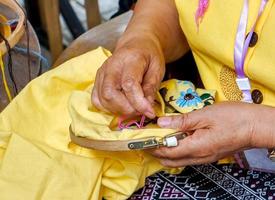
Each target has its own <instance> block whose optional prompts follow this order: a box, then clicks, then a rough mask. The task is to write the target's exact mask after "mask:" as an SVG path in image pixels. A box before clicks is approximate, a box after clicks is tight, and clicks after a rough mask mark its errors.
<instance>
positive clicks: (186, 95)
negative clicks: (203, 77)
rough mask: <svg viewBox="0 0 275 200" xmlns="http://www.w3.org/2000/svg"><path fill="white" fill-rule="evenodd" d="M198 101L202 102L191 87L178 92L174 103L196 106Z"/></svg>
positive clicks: (181, 105)
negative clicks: (178, 94)
mask: <svg viewBox="0 0 275 200" xmlns="http://www.w3.org/2000/svg"><path fill="white" fill-rule="evenodd" d="M199 103H202V100H201V98H200V97H199V95H198V94H197V93H196V92H195V91H194V90H192V89H191V88H189V89H188V90H187V91H186V92H185V91H182V92H180V97H179V98H178V99H177V101H176V104H177V105H178V106H179V107H190V106H198V104H199Z"/></svg>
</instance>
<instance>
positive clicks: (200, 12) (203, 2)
mask: <svg viewBox="0 0 275 200" xmlns="http://www.w3.org/2000/svg"><path fill="white" fill-rule="evenodd" d="M208 6H209V0H199V6H198V9H197V11H196V16H195V20H196V24H197V28H198V29H199V26H200V23H201V22H202V19H203V17H204V14H205V12H206V11H207V8H208Z"/></svg>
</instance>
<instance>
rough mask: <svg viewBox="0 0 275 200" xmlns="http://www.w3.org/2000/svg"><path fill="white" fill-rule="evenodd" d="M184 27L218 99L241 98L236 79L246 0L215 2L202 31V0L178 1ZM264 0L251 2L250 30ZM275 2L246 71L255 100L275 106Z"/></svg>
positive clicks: (265, 14)
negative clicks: (238, 36) (237, 45)
mask: <svg viewBox="0 0 275 200" xmlns="http://www.w3.org/2000/svg"><path fill="white" fill-rule="evenodd" d="M175 1H176V5H177V9H178V12H179V19H180V24H181V27H182V30H183V31H184V33H185V36H186V38H187V41H188V43H189V46H190V48H191V50H192V52H193V55H194V58H195V61H196V63H197V66H198V69H199V72H200V75H201V78H202V81H203V83H204V85H205V87H206V89H215V90H217V101H226V100H232V101H236V100H241V99H242V93H241V91H240V90H239V89H238V86H237V84H236V82H235V78H236V75H235V71H234V44H235V36H236V32H237V28H238V24H239V19H240V15H241V12H242V8H243V0H231V1H228V0H218V1H211V2H210V5H209V8H208V10H207V12H206V13H205V15H204V18H203V21H202V23H201V24H200V27H199V30H198V29H197V26H196V22H195V12H196V9H197V6H198V1H190V0H175ZM260 4H261V0H253V1H249V16H248V26H247V33H249V31H250V30H251V28H252V26H253V23H254V22H255V20H256V17H257V15H258V10H259V7H260ZM274 28H275V3H274V1H273V0H270V1H268V3H267V5H266V8H265V10H264V12H263V14H262V16H261V18H260V19H259V21H258V22H257V25H256V28H255V31H254V34H253V38H252V41H251V43H250V47H249V49H248V54H247V57H246V60H245V66H244V71H245V74H246V75H247V77H248V78H249V79H250V82H251V88H252V98H253V101H254V103H262V104H265V105H270V106H275V56H274V55H275V39H274V34H275V31H274V30H275V29H274Z"/></svg>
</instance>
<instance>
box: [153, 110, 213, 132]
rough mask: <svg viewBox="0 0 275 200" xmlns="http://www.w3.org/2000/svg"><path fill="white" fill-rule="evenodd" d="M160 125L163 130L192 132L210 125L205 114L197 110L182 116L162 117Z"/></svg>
mask: <svg viewBox="0 0 275 200" xmlns="http://www.w3.org/2000/svg"><path fill="white" fill-rule="evenodd" d="M158 125H159V126H160V127H162V128H171V129H176V130H181V131H192V130H196V129H201V128H205V127H206V126H207V125H208V124H207V117H205V115H204V112H202V111H201V110H196V111H192V112H190V113H185V114H182V115H177V116H170V117H161V118H159V119H158Z"/></svg>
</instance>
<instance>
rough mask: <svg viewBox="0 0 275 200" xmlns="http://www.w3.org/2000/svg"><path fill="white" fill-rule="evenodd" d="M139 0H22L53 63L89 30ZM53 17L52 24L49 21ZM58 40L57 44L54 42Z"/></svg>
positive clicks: (29, 18)
mask: <svg viewBox="0 0 275 200" xmlns="http://www.w3.org/2000/svg"><path fill="white" fill-rule="evenodd" d="M135 2H136V0H20V3H21V4H22V5H23V6H24V8H25V9H26V12H27V15H28V20H29V22H30V23H31V25H32V27H33V29H34V31H35V33H36V35H37V37H38V40H39V43H40V46H41V51H42V52H41V53H42V55H43V56H45V57H46V58H47V60H48V62H49V65H51V64H52V63H53V62H54V61H55V60H56V59H57V57H58V56H59V55H60V53H61V51H62V50H63V49H65V48H66V47H67V46H69V45H70V43H71V42H72V41H73V40H75V39H76V38H77V37H79V36H80V35H81V34H83V33H84V32H86V31H87V30H89V29H92V28H94V27H95V26H98V25H99V24H101V23H104V22H106V21H108V20H110V19H112V18H114V17H116V16H119V15H121V14H122V13H124V12H127V11H128V10H130V9H133V7H134V4H135ZM57 16H58V17H57ZM47 19H49V20H50V24H47V23H48V21H49V20H48V21H47ZM51 40H54V47H52V45H51Z"/></svg>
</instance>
